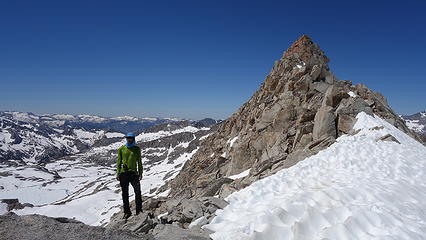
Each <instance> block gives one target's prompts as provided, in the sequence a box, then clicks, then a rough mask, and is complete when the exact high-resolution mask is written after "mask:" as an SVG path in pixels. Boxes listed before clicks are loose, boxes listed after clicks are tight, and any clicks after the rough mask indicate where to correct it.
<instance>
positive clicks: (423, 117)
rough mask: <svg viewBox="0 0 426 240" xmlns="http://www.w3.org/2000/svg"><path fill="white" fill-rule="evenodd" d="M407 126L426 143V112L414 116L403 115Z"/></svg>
mask: <svg viewBox="0 0 426 240" xmlns="http://www.w3.org/2000/svg"><path fill="white" fill-rule="evenodd" d="M401 117H402V119H404V120H405V123H406V124H407V126H408V127H409V128H410V129H412V130H413V131H415V132H417V133H418V134H419V135H420V137H421V138H422V139H423V142H425V143H426V110H425V111H422V112H418V113H415V114H412V115H401Z"/></svg>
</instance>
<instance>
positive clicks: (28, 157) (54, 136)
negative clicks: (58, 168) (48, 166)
mask: <svg viewBox="0 0 426 240" xmlns="http://www.w3.org/2000/svg"><path fill="white" fill-rule="evenodd" d="M175 121H177V120H172V119H159V118H134V117H127V116H125V117H116V118H105V117H99V116H91V115H78V116H74V115H65V114H62V115H59V114H56V115H35V114H32V113H25V112H0V162H5V161H7V162H9V163H12V162H15V163H20V164H24V163H27V162H31V163H36V162H39V161H48V160H51V159H55V158H60V157H63V156H66V155H70V154H76V153H79V152H82V151H85V150H87V149H89V148H90V147H91V146H92V145H100V144H108V143H110V142H114V141H117V140H118V139H119V138H121V137H122V136H123V133H126V132H128V131H134V132H137V133H140V132H141V131H143V130H144V129H147V128H149V127H152V126H155V125H158V124H163V123H168V122H175Z"/></svg>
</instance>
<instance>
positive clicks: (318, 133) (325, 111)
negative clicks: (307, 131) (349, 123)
mask: <svg viewBox="0 0 426 240" xmlns="http://www.w3.org/2000/svg"><path fill="white" fill-rule="evenodd" d="M335 120H336V117H335V116H334V113H333V108H332V107H330V106H323V107H320V109H319V110H318V112H317V114H316V115H315V120H314V129H313V133H312V139H313V140H318V139H320V138H322V137H324V136H325V137H327V136H332V137H336V123H335Z"/></svg>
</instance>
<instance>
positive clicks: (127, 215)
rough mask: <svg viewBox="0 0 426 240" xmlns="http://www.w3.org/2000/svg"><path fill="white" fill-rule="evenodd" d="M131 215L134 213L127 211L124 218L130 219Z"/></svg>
mask: <svg viewBox="0 0 426 240" xmlns="http://www.w3.org/2000/svg"><path fill="white" fill-rule="evenodd" d="M130 216H132V213H125V214H124V215H123V219H128V218H129V217H130Z"/></svg>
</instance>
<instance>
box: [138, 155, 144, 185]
mask: <svg viewBox="0 0 426 240" xmlns="http://www.w3.org/2000/svg"><path fill="white" fill-rule="evenodd" d="M137 161H138V172H139V180H141V179H142V174H143V166H142V154H141V149H140V148H139V154H138V159H137Z"/></svg>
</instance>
